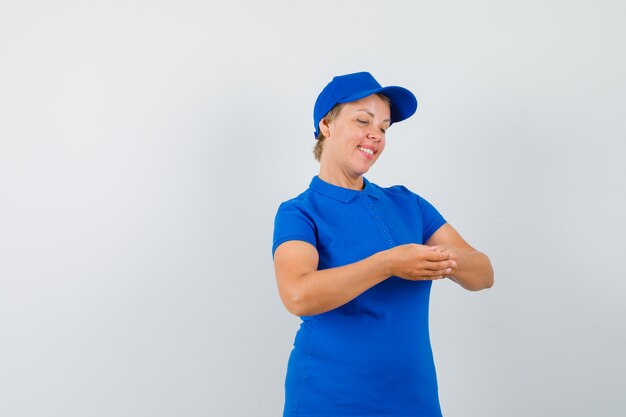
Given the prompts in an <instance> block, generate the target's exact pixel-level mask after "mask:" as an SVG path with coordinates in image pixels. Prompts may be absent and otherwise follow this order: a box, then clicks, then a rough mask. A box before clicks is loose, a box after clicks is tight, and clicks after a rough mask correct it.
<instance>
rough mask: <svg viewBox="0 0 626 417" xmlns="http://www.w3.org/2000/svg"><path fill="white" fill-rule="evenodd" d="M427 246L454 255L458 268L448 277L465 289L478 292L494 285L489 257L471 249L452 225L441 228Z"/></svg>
mask: <svg viewBox="0 0 626 417" xmlns="http://www.w3.org/2000/svg"><path fill="white" fill-rule="evenodd" d="M426 244H427V245H431V246H433V247H435V248H436V249H438V250H441V251H444V252H449V253H451V254H452V256H453V258H454V259H455V260H456V262H457V266H456V268H453V270H452V273H451V274H449V275H448V277H449V278H450V279H452V280H453V281H455V282H456V283H457V284H459V285H460V286H462V287H463V288H465V289H467V290H470V291H478V290H482V289H485V288H491V286H492V285H493V268H492V266H491V261H490V260H489V258H488V257H487V255H485V254H484V253H482V252H479V251H477V250H476V249H474V248H473V247H471V246H470V245H469V244H468V243H467V242H466V241H465V240H464V239H463V238H462V237H461V235H460V234H459V233H458V232H457V231H456V230H455V229H454V228H453V227H452V226H451V225H450V224H448V223H446V224H444V225H443V226H441V227H440V228H439V229H438V230H437V231H436V232H435V233H433V235H432V236H431V237H430V238H429V239H428V241H427V242H426Z"/></svg>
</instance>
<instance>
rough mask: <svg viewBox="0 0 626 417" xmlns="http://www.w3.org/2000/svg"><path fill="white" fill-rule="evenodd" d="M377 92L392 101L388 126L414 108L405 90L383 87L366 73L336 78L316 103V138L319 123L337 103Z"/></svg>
mask: <svg viewBox="0 0 626 417" xmlns="http://www.w3.org/2000/svg"><path fill="white" fill-rule="evenodd" d="M375 93H380V94H383V95H384V96H386V97H387V98H388V99H389V101H391V124H393V123H394V122H399V121H402V120H404V119H408V118H409V117H411V116H412V115H413V113H415V110H416V109H417V99H416V98H415V96H414V95H413V93H411V92H410V91H409V90H407V89H406V88H402V87H382V86H381V85H380V84H379V83H378V81H376V80H375V79H374V77H373V76H372V74H370V73H369V72H355V73H354V74H346V75H338V76H336V77H334V78H333V80H332V81H331V82H329V83H328V85H327V86H326V87H324V89H323V90H322V92H321V93H320V95H319V96H318V97H317V100H316V101H315V107H314V108H313V125H314V127H315V137H316V138H317V137H318V136H319V124H320V120H322V118H323V117H324V116H326V115H327V114H328V112H329V111H331V110H332V108H333V107H335V105H337V104H339V103H349V102H351V101H356V100H360V99H362V98H364V97H367V96H369V95H372V94H375Z"/></svg>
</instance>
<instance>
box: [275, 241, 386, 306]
mask: <svg viewBox="0 0 626 417" xmlns="http://www.w3.org/2000/svg"><path fill="white" fill-rule="evenodd" d="M389 276H390V274H389V271H388V268H387V266H386V262H385V254H384V253H383V252H379V253H376V254H374V255H372V256H370V257H368V258H365V259H363V260H361V261H358V262H355V263H352V264H349V265H344V266H340V267H336V268H330V269H323V270H318V271H313V272H310V273H308V274H306V275H303V276H302V277H300V279H299V280H298V281H299V282H298V285H297V286H295V287H293V288H292V289H291V291H290V292H289V295H288V296H283V302H284V303H285V306H286V307H287V309H288V310H289V311H290V312H291V313H293V314H295V315H297V316H311V315H314V314H321V313H325V312H327V311H330V310H332V309H334V308H337V307H339V306H342V305H344V304H346V303H347V302H349V301H351V300H353V299H354V298H356V297H357V296H358V295H360V294H362V293H363V292H365V291H367V290H368V289H369V288H371V287H373V286H374V285H376V284H378V283H380V282H382V281H384V280H385V279H387V278H388V277H389Z"/></svg>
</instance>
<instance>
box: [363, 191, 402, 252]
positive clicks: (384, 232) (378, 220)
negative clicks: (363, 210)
mask: <svg viewBox="0 0 626 417" xmlns="http://www.w3.org/2000/svg"><path fill="white" fill-rule="evenodd" d="M361 200H362V201H363V203H365V205H366V206H367V212H368V213H369V214H370V216H371V217H372V219H373V220H374V223H375V224H376V227H377V228H378V231H379V232H380V234H381V236H382V238H383V240H384V241H385V243H386V244H387V246H389V247H390V248H393V247H394V246H395V242H394V240H393V238H392V237H391V234H390V233H389V228H388V227H387V226H386V225H385V222H384V220H383V217H382V216H381V215H380V213H379V212H378V209H377V208H376V204H375V202H374V199H372V198H370V197H368V195H367V194H366V193H361Z"/></svg>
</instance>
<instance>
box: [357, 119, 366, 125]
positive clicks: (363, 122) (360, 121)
mask: <svg viewBox="0 0 626 417" xmlns="http://www.w3.org/2000/svg"><path fill="white" fill-rule="evenodd" d="M356 121H357V122H359V123H361V124H363V125H366V124H367V120H361V119H356Z"/></svg>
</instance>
